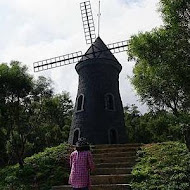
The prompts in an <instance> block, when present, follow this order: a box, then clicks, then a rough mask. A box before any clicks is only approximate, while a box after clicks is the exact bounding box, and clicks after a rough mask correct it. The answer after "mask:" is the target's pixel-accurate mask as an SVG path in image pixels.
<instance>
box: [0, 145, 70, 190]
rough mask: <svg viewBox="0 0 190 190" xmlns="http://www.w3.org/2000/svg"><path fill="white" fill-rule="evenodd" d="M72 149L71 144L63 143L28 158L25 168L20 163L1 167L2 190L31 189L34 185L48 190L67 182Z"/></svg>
mask: <svg viewBox="0 0 190 190" xmlns="http://www.w3.org/2000/svg"><path fill="white" fill-rule="evenodd" d="M70 151H71V147H70V146H69V145H67V144H61V145H59V146H57V147H52V148H47V149H46V150H45V151H44V152H41V153H38V154H35V155H33V156H32V157H28V158H26V159H25V160H24V162H25V165H24V168H23V169H22V168H20V167H19V165H18V164H17V165H14V166H8V167H6V168H4V169H1V170H0V190H6V189H11V188H13V189H14V190H31V189H32V186H39V187H40V189H41V190H48V189H51V186H53V185H60V184H67V182H68V175H69V160H68V153H70Z"/></svg>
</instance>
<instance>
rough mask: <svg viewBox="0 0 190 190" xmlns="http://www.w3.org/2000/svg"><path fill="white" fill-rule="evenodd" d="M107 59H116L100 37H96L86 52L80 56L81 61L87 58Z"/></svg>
mask: <svg viewBox="0 0 190 190" xmlns="http://www.w3.org/2000/svg"><path fill="white" fill-rule="evenodd" d="M94 58H100V59H102V58H103V59H109V60H113V61H116V62H118V61H117V59H116V58H115V56H114V55H113V54H112V53H111V51H110V50H109V49H108V48H107V46H106V45H105V44H104V42H103V41H102V39H101V38H100V37H97V38H96V40H95V42H94V43H93V44H92V45H91V46H90V48H89V49H88V50H87V52H86V53H85V54H84V55H83V56H82V59H81V61H85V60H88V59H94Z"/></svg>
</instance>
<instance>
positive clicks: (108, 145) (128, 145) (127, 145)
mask: <svg viewBox="0 0 190 190" xmlns="http://www.w3.org/2000/svg"><path fill="white" fill-rule="evenodd" d="M140 146H142V144H138V143H136V144H101V145H91V147H92V148H96V149H105V148H106V149H107V148H108V149H109V148H118V147H125V148H128V147H134V148H138V147H140Z"/></svg>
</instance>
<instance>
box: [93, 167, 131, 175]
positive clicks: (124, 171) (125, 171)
mask: <svg viewBox="0 0 190 190" xmlns="http://www.w3.org/2000/svg"><path fill="white" fill-rule="evenodd" d="M131 171H132V168H131V167H130V168H96V169H95V170H94V172H93V173H92V175H100V174H102V175H109V174H130V173H131Z"/></svg>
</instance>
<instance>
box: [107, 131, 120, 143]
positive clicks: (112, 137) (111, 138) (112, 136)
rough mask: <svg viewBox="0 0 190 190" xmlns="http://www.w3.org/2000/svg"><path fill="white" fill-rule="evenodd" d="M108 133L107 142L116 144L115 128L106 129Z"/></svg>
mask: <svg viewBox="0 0 190 190" xmlns="http://www.w3.org/2000/svg"><path fill="white" fill-rule="evenodd" d="M108 135H109V143H110V144H117V143H118V134H117V130H115V129H110V130H109V131H108Z"/></svg>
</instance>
